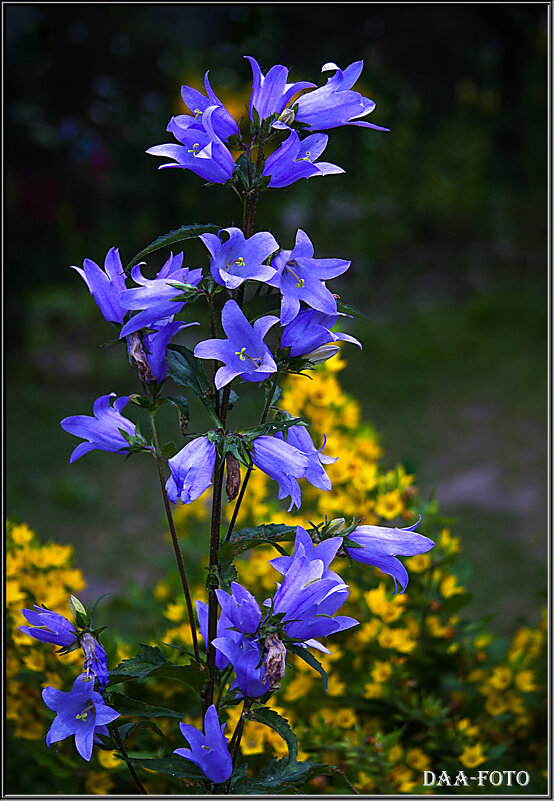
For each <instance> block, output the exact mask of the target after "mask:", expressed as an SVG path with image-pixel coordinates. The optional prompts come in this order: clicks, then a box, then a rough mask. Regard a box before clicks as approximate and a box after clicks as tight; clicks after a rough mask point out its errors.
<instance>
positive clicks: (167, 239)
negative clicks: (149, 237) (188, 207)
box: [125, 223, 222, 273]
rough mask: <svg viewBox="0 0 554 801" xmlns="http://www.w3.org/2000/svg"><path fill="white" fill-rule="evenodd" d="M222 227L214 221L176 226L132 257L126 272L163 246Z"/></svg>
mask: <svg viewBox="0 0 554 801" xmlns="http://www.w3.org/2000/svg"><path fill="white" fill-rule="evenodd" d="M221 228H222V226H221V225H215V224H214V223H195V224H194V225H182V226H181V227H180V228H176V229H175V231H170V232H169V233H168V234H163V235H162V236H159V237H158V238H157V239H155V240H154V241H153V242H151V243H150V245H147V246H146V247H145V248H143V249H142V250H141V251H140V253H137V255H136V256H135V257H134V258H133V259H131V261H130V262H129V264H128V265H127V266H126V267H125V272H126V273H128V272H129V271H130V269H131V267H134V265H135V264H136V263H137V262H139V261H140V260H141V259H143V258H144V257H145V256H149V255H150V254H151V253H154V252H155V251H156V250H160V249H161V248H166V247H169V246H170V245H174V244H175V243H176V242H183V241H184V240H185V239H194V238H195V237H197V236H200V234H217V232H218V231H220V230H221Z"/></svg>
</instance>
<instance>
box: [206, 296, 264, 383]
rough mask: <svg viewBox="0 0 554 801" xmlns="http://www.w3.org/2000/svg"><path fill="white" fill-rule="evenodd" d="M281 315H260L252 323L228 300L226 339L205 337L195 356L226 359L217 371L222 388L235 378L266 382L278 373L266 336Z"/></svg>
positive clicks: (224, 312)
mask: <svg viewBox="0 0 554 801" xmlns="http://www.w3.org/2000/svg"><path fill="white" fill-rule="evenodd" d="M277 322H278V318H277V317H274V316H273V315H272V314H268V315H266V316H265V317H260V318H259V319H257V320H256V321H255V322H254V325H253V326H252V325H250V323H249V322H248V320H247V319H246V317H245V316H244V314H243V312H242V311H241V309H240V307H239V305H238V303H237V302H236V301H234V300H228V301H227V303H226V304H225V306H224V307H223V310H222V312H221V325H222V326H223V330H224V331H225V333H226V334H227V339H206V340H204V342H199V343H198V345H197V346H196V348H195V349H194V355H195V356H197V357H198V358H200V359H217V360H218V361H220V362H224V366H223V367H220V368H219V370H218V371H217V372H216V374H215V385H216V388H217V389H221V387H224V386H225V385H226V384H228V383H229V382H230V381H232V380H233V378H236V377H237V376H240V378H242V380H243V381H264V380H265V379H266V378H268V377H269V376H270V375H271V374H272V373H275V372H277V365H276V364H275V360H274V359H273V356H272V355H271V351H270V350H269V348H268V347H267V345H266V344H265V343H264V341H263V340H264V337H265V335H266V334H267V332H268V331H269V329H270V328H271V326H272V325H275V323H277Z"/></svg>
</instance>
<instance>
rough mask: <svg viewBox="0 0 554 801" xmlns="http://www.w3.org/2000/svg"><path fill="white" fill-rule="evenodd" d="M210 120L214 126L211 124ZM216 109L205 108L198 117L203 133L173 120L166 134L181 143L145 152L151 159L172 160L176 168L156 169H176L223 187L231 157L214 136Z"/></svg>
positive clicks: (230, 169) (230, 168) (217, 118)
mask: <svg viewBox="0 0 554 801" xmlns="http://www.w3.org/2000/svg"><path fill="white" fill-rule="evenodd" d="M212 116H214V118H215V119H214V122H212ZM219 122H220V107H219V106H208V108H206V109H205V110H204V111H203V113H202V126H203V129H204V130H197V129H196V128H191V127H188V128H183V127H182V126H181V125H179V124H177V123H175V122H174V121H173V120H172V121H171V122H170V123H169V125H168V130H170V131H171V133H172V134H173V135H174V136H175V138H176V139H178V140H179V142H181V144H179V145H174V144H167V145H154V147H150V148H148V150H147V151H146V152H147V153H149V154H150V155H151V156H164V157H166V158H170V159H174V161H175V162H177V163H176V164H162V165H161V166H160V167H159V168H158V169H160V170H163V169H165V168H166V167H180V168H181V169H183V170H191V171H192V172H194V173H196V174H197V175H199V176H200V177H201V178H204V180H206V181H211V182H212V183H214V184H224V183H225V182H226V181H228V180H229V178H231V177H232V175H233V171H234V169H235V162H234V159H233V156H232V155H231V153H230V151H229V150H228V148H227V146H226V145H225V143H224V142H223V140H222V139H221V137H220V136H219V135H218V133H217V130H216V128H217V129H218V130H219V125H218V123H219Z"/></svg>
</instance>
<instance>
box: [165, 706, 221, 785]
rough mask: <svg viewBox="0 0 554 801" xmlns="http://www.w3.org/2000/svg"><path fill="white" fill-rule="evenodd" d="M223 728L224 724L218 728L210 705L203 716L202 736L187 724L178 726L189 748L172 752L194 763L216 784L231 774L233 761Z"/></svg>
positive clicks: (217, 720)
mask: <svg viewBox="0 0 554 801" xmlns="http://www.w3.org/2000/svg"><path fill="white" fill-rule="evenodd" d="M225 726H226V724H225V723H222V724H221V726H220V724H219V718H218V716H217V710H216V708H215V705H214V704H212V705H211V706H209V707H208V709H207V710H206V714H205V716H204V734H202V732H201V731H198V729H197V728H196V727H195V726H191V725H190V724H189V723H180V724H179V727H180V729H181V734H182V735H183V737H184V738H185V740H187V742H188V744H189V745H190V748H176V749H175V751H174V752H173V753H174V754H178V755H179V756H182V757H184V758H185V759H189V760H190V761H191V762H194V764H195V765H198V767H199V768H200V770H201V771H202V772H203V773H204V776H206V778H207V779H209V780H210V781H212V782H215V783H216V784H222V783H223V782H226V781H227V779H228V778H229V776H230V775H231V773H232V772H233V760H232V759H231V755H230V753H229V747H228V745H227V738H226V737H225V735H224V733H223V732H224V731H225Z"/></svg>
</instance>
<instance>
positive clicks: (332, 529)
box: [325, 517, 346, 537]
mask: <svg viewBox="0 0 554 801" xmlns="http://www.w3.org/2000/svg"><path fill="white" fill-rule="evenodd" d="M345 523H346V520H345V519H344V517H335V519H334V520H331V522H330V523H329V524H328V526H327V527H326V529H325V533H326V534H327V536H328V537H334V536H335V534H338V533H339V531H341V529H342V528H343V526H344V524H345Z"/></svg>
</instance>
